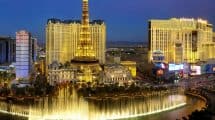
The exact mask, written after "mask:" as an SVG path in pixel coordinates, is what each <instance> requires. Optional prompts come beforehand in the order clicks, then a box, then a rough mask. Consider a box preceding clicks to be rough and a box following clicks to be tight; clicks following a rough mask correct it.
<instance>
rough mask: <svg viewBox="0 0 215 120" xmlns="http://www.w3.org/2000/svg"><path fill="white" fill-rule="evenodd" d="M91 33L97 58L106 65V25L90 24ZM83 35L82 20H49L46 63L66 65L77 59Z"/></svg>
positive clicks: (100, 23) (97, 22)
mask: <svg viewBox="0 0 215 120" xmlns="http://www.w3.org/2000/svg"><path fill="white" fill-rule="evenodd" d="M90 32H91V39H92V44H93V48H94V50H95V57H96V59H98V60H99V63H100V64H105V50H106V25H105V23H104V21H102V20H94V21H92V22H90ZM80 33H81V21H80V20H65V21H61V20H59V19H49V20H48V22H47V26H46V55H47V57H46V62H47V65H49V64H51V63H52V62H54V61H59V62H60V63H65V62H67V61H71V60H72V59H74V57H75V53H76V51H77V46H78V40H79V39H80Z"/></svg>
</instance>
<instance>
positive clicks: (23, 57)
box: [16, 30, 32, 78]
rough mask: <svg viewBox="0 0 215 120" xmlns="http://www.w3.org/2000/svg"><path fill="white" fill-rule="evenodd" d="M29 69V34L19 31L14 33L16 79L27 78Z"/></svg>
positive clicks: (30, 56)
mask: <svg viewBox="0 0 215 120" xmlns="http://www.w3.org/2000/svg"><path fill="white" fill-rule="evenodd" d="M31 68H32V40H31V34H30V33H29V32H27V31H25V30H21V31H18V32H16V78H28V77H29V74H30V71H31Z"/></svg>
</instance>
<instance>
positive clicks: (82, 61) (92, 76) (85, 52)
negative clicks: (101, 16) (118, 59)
mask: <svg viewBox="0 0 215 120" xmlns="http://www.w3.org/2000/svg"><path fill="white" fill-rule="evenodd" d="M82 9H83V11H82V23H81V33H80V39H79V40H78V41H77V51H76V53H75V58H74V59H73V60H72V66H73V67H74V68H75V69H76V70H77V71H76V72H75V79H78V80H80V81H85V82H93V81H96V80H98V79H99V76H100V74H101V73H100V72H101V67H100V65H99V61H98V60H97V59H96V57H95V50H94V48H93V42H92V39H91V36H90V35H91V32H90V24H89V12H88V0H83V3H82Z"/></svg>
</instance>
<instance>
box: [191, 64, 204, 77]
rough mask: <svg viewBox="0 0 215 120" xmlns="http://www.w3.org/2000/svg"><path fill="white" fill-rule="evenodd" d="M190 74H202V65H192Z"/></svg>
mask: <svg viewBox="0 0 215 120" xmlns="http://www.w3.org/2000/svg"><path fill="white" fill-rule="evenodd" d="M190 69H191V73H190V75H201V66H191V68H190Z"/></svg>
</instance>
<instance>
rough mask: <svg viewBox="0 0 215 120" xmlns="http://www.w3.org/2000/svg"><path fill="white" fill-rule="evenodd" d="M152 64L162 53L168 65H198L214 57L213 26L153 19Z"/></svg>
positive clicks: (206, 23)
mask: <svg viewBox="0 0 215 120" xmlns="http://www.w3.org/2000/svg"><path fill="white" fill-rule="evenodd" d="M148 30H149V31H148V33H149V34H148V36H149V62H151V61H153V53H156V52H158V51H159V52H162V53H163V55H164V62H166V63H197V62H200V61H207V60H208V59H211V58H215V52H214V49H215V42H214V41H213V34H214V33H213V25H212V24H209V23H208V22H207V21H206V20H202V19H186V18H179V19H177V18H172V19H167V20H150V21H149V26H148Z"/></svg>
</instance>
